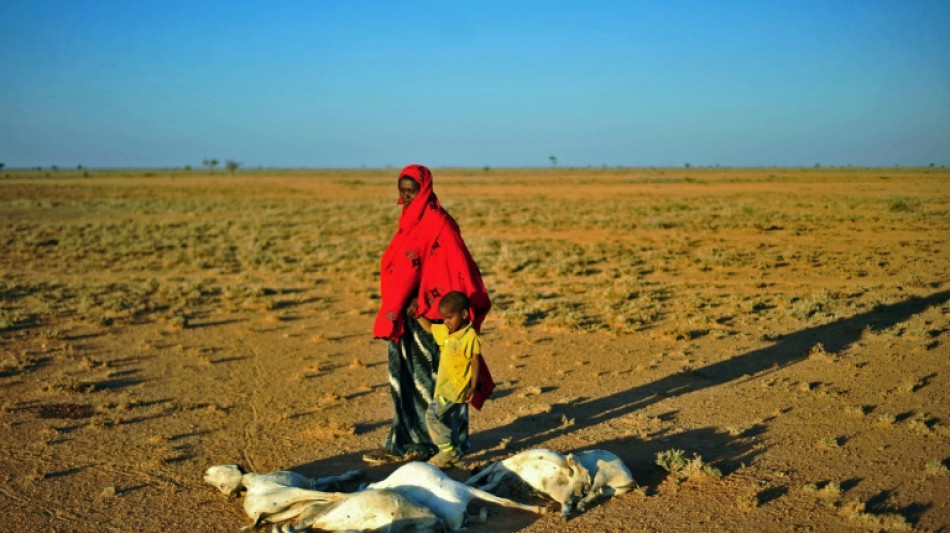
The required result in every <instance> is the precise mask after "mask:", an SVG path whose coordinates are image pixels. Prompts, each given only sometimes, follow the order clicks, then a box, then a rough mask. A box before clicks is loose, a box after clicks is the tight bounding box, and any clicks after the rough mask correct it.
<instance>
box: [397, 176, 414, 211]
mask: <svg viewBox="0 0 950 533" xmlns="http://www.w3.org/2000/svg"><path fill="white" fill-rule="evenodd" d="M417 194H419V184H418V183H416V182H415V180H412V179H410V178H403V179H401V180H399V199H400V200H402V205H403V207H409V204H411V203H412V200H413V198H415V197H416V195H417Z"/></svg>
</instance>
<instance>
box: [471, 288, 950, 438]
mask: <svg viewBox="0 0 950 533" xmlns="http://www.w3.org/2000/svg"><path fill="white" fill-rule="evenodd" d="M948 300H950V291H942V292H938V293H934V294H932V295H930V296H927V297H912V298H909V299H907V300H904V301H902V302H899V303H896V304H891V305H885V306H877V307H876V308H875V309H873V310H871V311H868V312H866V313H861V314H858V315H854V316H852V317H849V318H842V319H840V320H835V321H834V322H831V323H829V324H824V325H821V326H816V327H813V328H807V329H803V330H801V331H798V332H795V333H791V334H788V335H785V336H783V337H781V338H779V339H778V340H777V342H776V343H775V344H773V345H772V346H768V347H766V348H761V349H758V350H753V351H750V352H746V353H744V354H741V355H737V356H735V357H732V358H730V359H727V360H724V361H719V362H717V363H713V364H710V365H707V366H705V367H702V368H698V369H691V370H687V371H682V372H677V373H675V374H671V375H669V376H666V377H664V378H661V379H659V380H657V381H654V382H652V383H647V384H644V385H641V386H637V387H633V388H631V389H628V390H625V391H622V392H619V393H616V394H613V395H610V396H607V397H602V398H591V399H586V400H581V401H578V402H575V403H570V404H556V405H554V406H553V407H552V412H550V413H544V414H540V415H529V416H525V417H521V418H518V419H517V420H515V421H513V422H511V423H510V424H507V425H505V426H501V427H497V428H494V429H491V430H488V431H485V432H481V433H479V434H477V435H473V440H474V439H475V438H476V437H477V439H478V441H480V442H476V443H474V444H476V446H475V448H476V449H477V448H482V449H485V448H490V447H491V446H492V445H493V444H492V443H497V442H500V441H501V440H502V439H510V442H509V444H508V446H507V448H508V449H512V450H523V449H527V448H532V447H536V446H541V445H543V444H544V443H545V442H549V441H550V440H552V439H555V438H557V437H560V436H563V435H566V434H569V433H573V432H578V431H582V430H584V429H586V428H590V427H592V426H596V425H598V424H601V423H604V422H607V421H609V420H611V419H614V418H617V417H620V416H623V415H626V414H629V413H632V412H635V411H637V410H639V409H644V408H645V407H648V406H650V405H652V404H653V403H656V402H658V401H660V400H662V399H664V398H672V397H676V396H680V395H683V394H687V393H690V392H695V391H699V390H703V389H707V388H709V387H715V386H717V385H722V384H725V383H729V382H732V381H736V380H740V379H749V378H752V377H761V376H762V375H764V374H766V373H769V372H773V371H775V370H778V369H781V368H783V367H786V366H788V365H791V364H794V363H797V362H799V361H801V360H803V359H805V358H806V357H807V355H808V351H809V349H810V348H811V347H813V346H815V345H816V344H818V343H821V344H822V345H823V346H824V348H825V350H826V351H828V352H830V353H835V352H840V351H842V350H844V349H845V348H847V347H848V346H849V345H851V344H852V343H854V342H855V341H857V340H858V339H860V337H861V335H862V332H863V331H864V330H865V329H867V328H871V329H874V330H883V329H887V328H889V327H891V326H893V325H895V324H897V323H899V322H902V321H904V320H907V319H908V318H910V317H912V316H914V315H916V314H918V313H920V312H922V311H924V310H925V309H927V308H928V307H931V306H934V305H941V304H943V303H945V302H947V301H948ZM552 419H561V420H570V421H572V423H570V424H564V425H561V426H559V427H552ZM480 443H484V444H486V445H487V446H486V445H483V446H479V445H478V444H480ZM612 451H614V452H615V453H617V450H612ZM492 455H494V453H493V454H492Z"/></svg>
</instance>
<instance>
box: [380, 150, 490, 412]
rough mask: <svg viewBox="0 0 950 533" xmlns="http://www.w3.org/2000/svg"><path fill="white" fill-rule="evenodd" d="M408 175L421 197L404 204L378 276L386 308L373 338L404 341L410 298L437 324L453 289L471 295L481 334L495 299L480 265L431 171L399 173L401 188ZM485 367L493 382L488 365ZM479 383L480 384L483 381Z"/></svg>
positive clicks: (416, 169)
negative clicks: (442, 201) (441, 303)
mask: <svg viewBox="0 0 950 533" xmlns="http://www.w3.org/2000/svg"><path fill="white" fill-rule="evenodd" d="M406 177H408V178H410V179H412V180H413V181H415V182H416V183H418V184H419V193H418V194H417V195H416V196H415V198H414V199H413V200H412V202H410V204H409V205H403V206H402V215H401V216H400V217H399V229H398V231H397V232H396V235H395V236H393V239H392V241H390V243H389V246H388V247H387V248H386V252H385V253H383V259H382V262H381V263H380V273H379V278H380V296H381V299H382V305H381V307H380V310H379V313H378V314H377V315H376V323H375V324H374V325H373V336H374V337H376V338H377V339H390V340H393V341H398V340H399V338H400V337H402V333H403V320H404V317H405V309H406V305H407V304H408V303H409V299H410V298H416V299H417V305H418V308H417V313H418V314H419V315H422V316H425V317H427V318H429V319H433V320H434V319H439V318H441V317H440V316H439V309H438V304H439V300H441V299H442V296H443V295H445V294H446V293H448V292H450V291H460V292H463V293H465V294H466V295H467V296H468V299H469V303H470V307H469V316H470V317H471V320H472V325H473V326H474V327H475V331H480V329H481V325H482V321H484V320H485V315H486V314H488V310H489V309H491V300H490V299H489V298H488V291H487V290H486V289H485V284H484V283H483V282H482V275H481V273H480V272H479V271H478V265H476V264H475V261H474V260H473V259H472V255H471V254H470V253H469V251H468V248H467V247H466V246H465V242H464V241H463V240H462V234H461V233H460V232H459V227H458V224H456V222H455V220H454V219H453V218H452V217H451V216H450V215H449V214H448V213H447V212H446V211H445V210H444V209H442V204H440V203H439V199H438V197H436V195H435V192H434V191H433V190H432V173H431V172H429V169H428V168H426V167H424V166H422V165H409V166H407V167H406V168H404V169H403V170H402V172H400V173H399V178H398V179H397V184H398V180H399V179H402V178H406ZM399 203H402V200H400V201H399ZM484 368H485V370H486V371H485V374H486V377H487V378H488V379H489V380H490V379H491V374H490V373H488V372H487V366H485V367H484ZM479 382H480V385H481V382H482V380H481V379H479ZM478 388H481V387H478ZM489 394H490V392H489Z"/></svg>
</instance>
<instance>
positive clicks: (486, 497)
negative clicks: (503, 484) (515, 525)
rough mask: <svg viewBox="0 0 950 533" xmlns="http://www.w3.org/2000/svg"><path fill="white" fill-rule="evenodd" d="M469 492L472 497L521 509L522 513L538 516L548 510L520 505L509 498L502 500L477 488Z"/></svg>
mask: <svg viewBox="0 0 950 533" xmlns="http://www.w3.org/2000/svg"><path fill="white" fill-rule="evenodd" d="M469 491H470V493H471V494H472V496H474V497H476V498H478V499H479V500H482V501H486V502H491V503H497V504H498V505H501V506H502V507H513V508H515V509H521V510H522V511H529V512H532V513H537V514H545V513H547V512H548V510H547V509H546V508H544V507H540V506H538V505H528V504H525V503H518V502H516V501H514V500H509V499H508V498H502V497H501V496H495V495H494V494H492V493H490V492H485V491H484V490H481V489H477V488H475V487H469Z"/></svg>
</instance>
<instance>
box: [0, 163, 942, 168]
mask: <svg viewBox="0 0 950 533" xmlns="http://www.w3.org/2000/svg"><path fill="white" fill-rule="evenodd" d="M933 167H934V164H933V163H931V164H930V168H933ZM0 168H3V163H0Z"/></svg>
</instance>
